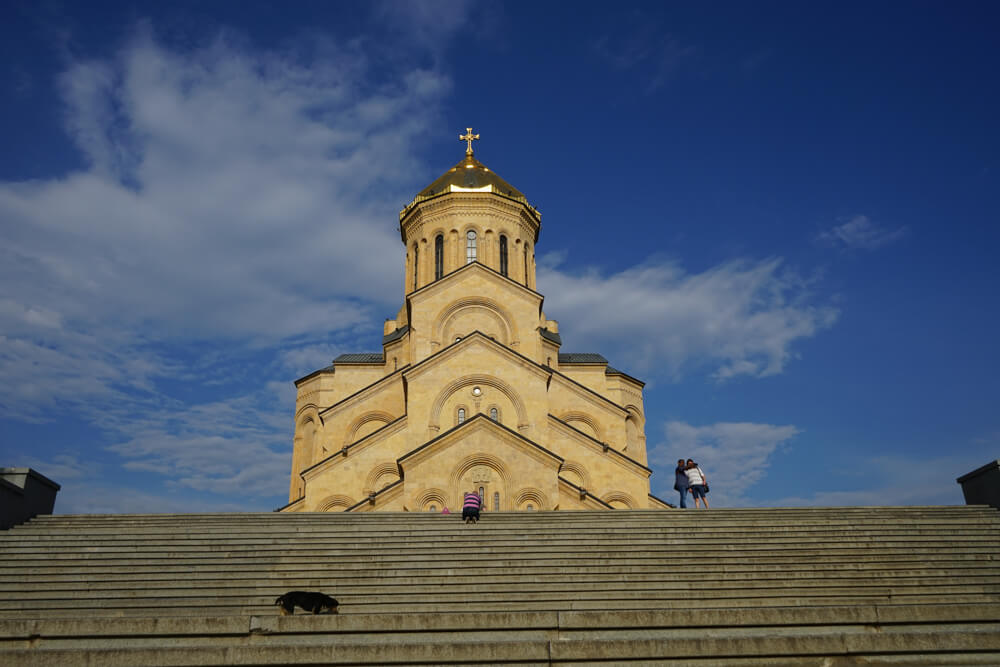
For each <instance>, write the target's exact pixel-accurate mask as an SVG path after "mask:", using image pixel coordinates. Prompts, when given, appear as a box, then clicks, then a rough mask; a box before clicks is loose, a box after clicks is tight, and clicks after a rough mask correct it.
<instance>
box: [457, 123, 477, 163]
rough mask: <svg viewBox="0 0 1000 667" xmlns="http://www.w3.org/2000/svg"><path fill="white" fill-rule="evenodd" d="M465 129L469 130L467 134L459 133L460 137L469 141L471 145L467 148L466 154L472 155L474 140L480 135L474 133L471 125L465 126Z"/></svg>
mask: <svg viewBox="0 0 1000 667" xmlns="http://www.w3.org/2000/svg"><path fill="white" fill-rule="evenodd" d="M465 131H466V132H467V134H460V135H458V138H459V139H461V140H462V141H465V142H468V144H469V147H468V148H466V149H465V154H466V155H470V156H471V155H472V142H473V141H475V140H477V139H479V135H478V134H473V133H472V128H471V127H467V128H465Z"/></svg>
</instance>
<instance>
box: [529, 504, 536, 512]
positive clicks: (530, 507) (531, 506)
mask: <svg viewBox="0 0 1000 667" xmlns="http://www.w3.org/2000/svg"><path fill="white" fill-rule="evenodd" d="M534 509H535V506H534V505H532V504H531V503H528V511H529V512H531V511H533V510H534Z"/></svg>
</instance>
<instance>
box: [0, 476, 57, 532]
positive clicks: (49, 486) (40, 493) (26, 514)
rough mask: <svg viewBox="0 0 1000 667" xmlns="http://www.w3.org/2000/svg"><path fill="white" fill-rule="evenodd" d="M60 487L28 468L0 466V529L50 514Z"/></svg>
mask: <svg viewBox="0 0 1000 667" xmlns="http://www.w3.org/2000/svg"><path fill="white" fill-rule="evenodd" d="M60 488H61V487H60V486H59V485H58V484H56V483H55V482H53V481H52V480H51V479H49V478H48V477H46V476H45V475H42V474H41V473H39V472H38V471H36V470H32V469H31V468H0V530H7V529H8V528H10V527H12V526H16V525H17V524H19V523H24V522H25V521H27V520H28V519H30V518H32V517H35V516H38V515H39V514H52V508H53V507H55V504H56V493H58V492H59V489H60Z"/></svg>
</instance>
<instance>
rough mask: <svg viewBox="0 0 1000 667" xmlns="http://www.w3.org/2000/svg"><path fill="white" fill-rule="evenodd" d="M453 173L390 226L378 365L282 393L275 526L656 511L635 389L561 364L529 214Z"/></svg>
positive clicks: (360, 360) (472, 171) (536, 227)
mask: <svg viewBox="0 0 1000 667" xmlns="http://www.w3.org/2000/svg"><path fill="white" fill-rule="evenodd" d="M459 138H460V139H461V140H462V141H464V142H466V146H467V147H466V151H465V158H464V159H463V160H462V161H461V162H459V163H458V164H456V165H455V166H454V167H452V168H451V169H449V170H448V171H447V172H445V173H444V174H443V175H442V176H441V177H440V178H438V179H437V180H436V181H434V182H433V183H431V184H430V185H428V186H427V187H426V188H424V189H423V190H422V191H421V192H420V193H419V194H417V196H416V197H415V198H414V199H413V201H412V202H410V203H409V204H408V205H407V206H406V207H405V208H404V209H403V210H402V211H401V212H400V214H399V231H400V235H401V237H402V241H403V245H404V246H405V248H406V272H405V285H404V289H403V294H404V300H403V306H402V308H400V310H399V312H398V314H397V315H396V317H395V318H393V319H389V320H386V322H385V329H384V332H383V333H384V335H383V337H382V351H381V352H362V353H354V354H342V355H340V356H339V357H337V358H336V359H334V360H333V364H332V365H330V366H328V367H326V368H321V369H319V370H317V371H314V372H313V373H310V374H309V375H306V376H305V377H303V378H300V379H299V380H297V381H296V382H295V386H296V388H297V390H298V392H297V397H296V402H295V436H294V438H295V439H294V447H293V453H292V474H291V485H290V489H289V503H288V504H287V505H286V506H284V507H282V508H281V510H280V511H283V512H373V511H411V512H441V511H443V510H444V509H445V508H450V509H451V510H455V509H459V508H461V501H462V496H463V493H464V492H469V491H475V492H477V493H479V495H480V497H481V498H482V500H483V503H482V505H483V511H484V513H486V512H491V511H531V510H601V509H604V510H608V509H626V508H627V509H640V508H641V509H649V508H666V507H669V506H668V505H667V504H666V503H665V502H663V501H661V500H660V499H658V498H656V497H654V496H653V495H651V494H650V486H649V477H650V474H651V473H652V470H650V468H649V467H648V466H647V460H646V437H645V414H644V411H643V403H642V389H643V383H642V382H641V381H639V380H637V379H636V378H634V377H632V376H630V375H628V374H626V373H624V372H622V371H620V370H617V369H615V368H613V367H611V366H609V365H608V361H607V359H605V358H604V357H603V356H601V355H600V354H596V353H592V352H585V353H580V352H562V351H560V349H561V347H562V337H561V335H560V333H559V325H558V323H557V322H556V321H555V320H550V319H548V318H547V317H546V315H545V313H544V312H543V311H542V303H543V300H544V297H543V296H542V295H541V294H539V293H538V292H537V291H536V289H535V245H536V243H537V241H538V235H539V232H540V230H541V214H540V213H539V212H538V210H537V209H536V208H535V207H534V206H532V205H531V204H530V203H529V202H528V199H527V198H526V197H525V196H524V195H523V194H522V193H521V192H520V191H518V190H517V189H516V188H515V187H514V186H512V185H510V184H509V183H508V182H507V181H505V180H504V179H502V178H500V176H498V175H497V174H496V173H494V172H493V171H492V170H490V169H489V167H487V166H486V165H484V164H483V163H482V162H480V161H479V160H477V159H476V157H475V155H474V152H473V149H472V142H473V141H474V140H476V139H479V135H478V134H475V135H474V134H472V129H471V128H468V130H467V133H466V134H465V135H461V136H460V137H459Z"/></svg>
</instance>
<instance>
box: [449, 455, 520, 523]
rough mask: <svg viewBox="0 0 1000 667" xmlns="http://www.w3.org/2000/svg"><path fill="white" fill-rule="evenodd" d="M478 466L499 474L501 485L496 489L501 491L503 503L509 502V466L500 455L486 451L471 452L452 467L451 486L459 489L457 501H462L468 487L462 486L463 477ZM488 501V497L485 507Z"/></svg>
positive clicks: (498, 484) (499, 483)
mask: <svg viewBox="0 0 1000 667" xmlns="http://www.w3.org/2000/svg"><path fill="white" fill-rule="evenodd" d="M478 467H483V468H488V469H489V470H490V471H492V472H494V473H496V476H497V480H496V484H497V486H498V487H499V488H498V489H496V490H499V491H500V492H501V497H502V499H503V503H504V504H509V503H510V475H509V474H508V472H507V466H506V465H504V462H503V461H502V460H500V458H499V457H497V456H494V455H493V454H488V453H486V452H476V453H475V454H470V455H469V456H466V457H465V458H464V459H462V460H461V461H459V462H458V464H456V465H455V467H454V468H452V471H451V479H450V481H451V484H450V486H451V488H453V489H457V490H458V491H457V492H458V497H457V498H456V501H461V500H462V494H463V493H464V492H465V491H466V489H464V488H462V477H464V476H465V475H466V473H468V472H470V471H472V470H473V469H474V468H478ZM488 502H489V499H488V498H484V499H483V505H484V507H485V506H486V505H487V503H488ZM490 508H491V509H492V505H490Z"/></svg>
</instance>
